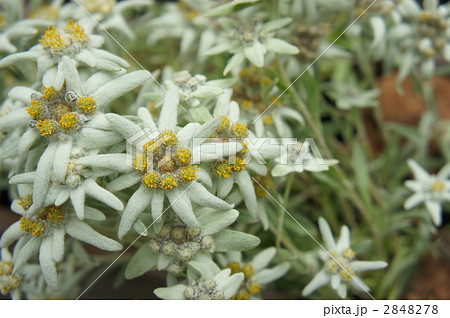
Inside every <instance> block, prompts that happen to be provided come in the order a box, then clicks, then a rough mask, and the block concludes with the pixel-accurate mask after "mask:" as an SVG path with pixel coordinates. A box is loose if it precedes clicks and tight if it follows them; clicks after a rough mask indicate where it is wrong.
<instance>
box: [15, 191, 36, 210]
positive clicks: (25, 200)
mask: <svg viewBox="0 0 450 318" xmlns="http://www.w3.org/2000/svg"><path fill="white" fill-rule="evenodd" d="M17 204H18V205H20V206H21V207H22V209H24V210H25V211H26V210H28V208H29V207H30V206H31V205H32V204H33V196H32V195H31V194H29V195H27V196H24V197H19V202H17Z"/></svg>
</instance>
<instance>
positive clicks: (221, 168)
mask: <svg viewBox="0 0 450 318" xmlns="http://www.w3.org/2000/svg"><path fill="white" fill-rule="evenodd" d="M214 172H215V174H216V176H218V177H219V178H229V177H230V176H231V172H232V166H231V165H229V164H228V163H227V162H226V161H220V162H218V163H217V164H216V166H215V167H214Z"/></svg>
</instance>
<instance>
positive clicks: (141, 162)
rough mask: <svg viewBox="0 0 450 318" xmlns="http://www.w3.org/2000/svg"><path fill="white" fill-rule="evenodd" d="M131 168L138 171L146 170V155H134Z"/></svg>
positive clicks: (143, 171)
mask: <svg viewBox="0 0 450 318" xmlns="http://www.w3.org/2000/svg"><path fill="white" fill-rule="evenodd" d="M133 168H134V169H136V170H137V171H138V172H140V173H145V171H147V157H146V156H145V155H139V154H138V155H136V157H134V160H133Z"/></svg>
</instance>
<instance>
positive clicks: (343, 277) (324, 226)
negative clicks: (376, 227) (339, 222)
mask: <svg viewBox="0 0 450 318" xmlns="http://www.w3.org/2000/svg"><path fill="white" fill-rule="evenodd" d="M319 229H320V234H321V236H322V239H323V241H324V243H325V248H326V249H327V252H325V251H323V250H319V256H320V258H321V259H322V261H323V262H324V267H323V269H322V270H320V271H319V272H318V273H317V274H316V276H314V278H313V279H312V281H311V282H310V283H309V284H308V285H307V286H306V287H305V288H304V289H303V291H302V295H303V296H308V295H309V294H311V293H312V292H314V291H315V290H316V289H318V288H320V287H322V286H324V285H327V284H331V288H333V289H334V290H335V291H336V292H337V293H338V295H339V297H341V298H345V297H346V296H347V285H348V284H350V286H352V287H353V288H355V289H358V290H361V291H363V292H368V291H369V290H370V288H369V286H367V285H366V284H365V283H364V282H363V281H362V280H361V279H360V278H359V277H358V276H356V273H358V272H365V271H370V270H376V269H381V268H385V267H386V266H387V265H388V264H387V263H386V262H383V261H375V262H369V261H357V260H354V259H355V256H356V252H355V251H353V250H352V249H351V248H350V230H349V228H348V227H347V226H345V225H344V226H342V228H341V235H340V236H339V240H338V241H337V242H336V241H335V240H334V238H333V233H332V232H331V229H330V226H329V225H328V223H327V221H325V219H323V218H320V219H319Z"/></svg>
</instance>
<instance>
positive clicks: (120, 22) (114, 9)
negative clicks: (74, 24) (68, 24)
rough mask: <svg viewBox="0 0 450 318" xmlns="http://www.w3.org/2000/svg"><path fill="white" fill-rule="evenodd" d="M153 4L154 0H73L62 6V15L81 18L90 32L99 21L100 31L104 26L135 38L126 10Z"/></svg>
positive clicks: (132, 38) (80, 20) (81, 21)
mask: <svg viewBox="0 0 450 318" xmlns="http://www.w3.org/2000/svg"><path fill="white" fill-rule="evenodd" d="M151 4H152V0H125V1H124V0H122V1H117V0H78V1H76V2H75V1H74V0H72V3H68V4H66V5H64V6H63V7H62V8H61V10H60V16H61V17H63V18H75V19H77V20H79V22H80V24H81V25H83V26H85V27H86V29H87V30H88V31H89V32H91V31H92V30H94V29H95V28H96V27H98V23H100V24H101V26H102V27H101V28H100V30H99V31H103V28H105V29H106V30H116V31H118V32H121V33H123V34H125V35H126V36H127V37H128V38H129V39H131V40H134V39H135V38H136V36H135V35H134V32H133V30H132V29H131V27H130V26H129V24H128V23H127V21H126V19H125V17H124V14H125V15H126V13H127V12H126V11H131V10H132V9H139V8H142V7H148V6H150V5H151ZM85 10H87V11H88V12H89V14H87V12H86V11H85ZM93 17H94V18H93Z"/></svg>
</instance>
